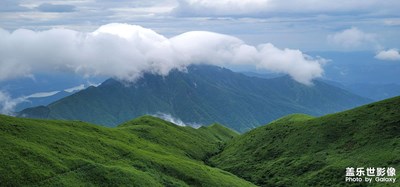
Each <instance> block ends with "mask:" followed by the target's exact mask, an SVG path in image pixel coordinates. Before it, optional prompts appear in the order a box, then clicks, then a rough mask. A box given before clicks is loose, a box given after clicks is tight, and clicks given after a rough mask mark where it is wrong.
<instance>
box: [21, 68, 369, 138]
mask: <svg viewBox="0 0 400 187" xmlns="http://www.w3.org/2000/svg"><path fill="white" fill-rule="evenodd" d="M367 102H369V100H367V99H364V98H362V97H359V96H356V95H354V94H351V93H349V92H347V91H345V90H343V89H340V88H337V87H334V86H331V85H329V84H326V83H323V82H320V81H315V85H314V86H305V85H302V84H300V83H298V82H295V81H294V80H292V79H291V78H290V77H288V76H285V77H279V78H273V79H262V78H257V77H248V76H245V75H243V74H240V73H234V72H232V71H230V70H228V69H224V68H219V67H215V66H191V67H189V68H188V72H187V73H185V72H180V71H172V72H171V73H170V74H169V75H168V76H165V77H162V76H157V75H152V74H145V75H144V76H143V78H141V79H139V80H138V81H137V82H136V83H134V84H133V85H132V84H127V83H126V84H124V83H121V82H119V81H116V80H114V79H109V80H107V81H105V82H104V83H103V84H102V85H100V86H98V87H89V88H88V89H86V90H83V91H80V92H78V93H76V94H73V95H71V96H69V97H66V98H64V99H61V100H58V101H56V102H54V103H51V104H50V105H48V106H45V107H43V106H42V107H37V108H30V109H26V110H24V111H22V112H21V113H20V114H19V115H20V116H24V117H33V118H50V119H72V120H82V121H87V122H92V123H95V124H102V125H106V126H115V125H117V124H120V123H123V122H124V121H127V120H130V119H133V118H135V117H138V116H142V115H146V114H156V113H158V112H161V113H166V114H170V115H172V116H174V117H177V118H179V119H181V120H182V121H184V122H186V123H191V122H192V123H200V124H211V123H215V122H218V123H221V124H226V125H229V127H230V128H232V129H235V130H237V131H239V132H244V131H247V130H249V129H252V128H254V127H256V126H259V125H260V124H265V123H268V122H270V121H272V120H274V119H277V118H280V117H282V116H285V115H287V114H292V113H306V114H310V115H313V116H320V115H324V114H327V113H332V112H337V111H342V110H345V109H349V108H352V107H355V106H359V105H361V104H365V103H367Z"/></svg>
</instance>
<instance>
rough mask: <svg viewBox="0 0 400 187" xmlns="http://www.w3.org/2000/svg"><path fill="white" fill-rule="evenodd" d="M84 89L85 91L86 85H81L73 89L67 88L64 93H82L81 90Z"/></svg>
mask: <svg viewBox="0 0 400 187" xmlns="http://www.w3.org/2000/svg"><path fill="white" fill-rule="evenodd" d="M83 89H85V85H84V84H81V85H79V86H75V87H72V88H67V89H65V90H64V91H66V92H69V93H72V92H76V91H80V90H83Z"/></svg>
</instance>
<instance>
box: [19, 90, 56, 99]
mask: <svg viewBox="0 0 400 187" xmlns="http://www.w3.org/2000/svg"><path fill="white" fill-rule="evenodd" d="M59 92H60V91H52V92H39V93H34V94H31V95H28V96H26V97H25V99H29V98H41V97H50V96H53V95H56V94H57V93H59Z"/></svg>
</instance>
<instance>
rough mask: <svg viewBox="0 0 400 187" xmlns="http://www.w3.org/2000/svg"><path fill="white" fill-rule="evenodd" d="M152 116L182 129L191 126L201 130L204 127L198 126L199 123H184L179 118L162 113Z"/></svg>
mask: <svg viewBox="0 0 400 187" xmlns="http://www.w3.org/2000/svg"><path fill="white" fill-rule="evenodd" d="M151 116H154V117H156V118H160V119H163V120H165V121H168V122H171V123H173V124H175V125H178V126H182V127H185V126H190V127H193V128H196V129H197V128H200V127H201V126H202V125H200V124H197V123H184V122H183V121H182V120H180V119H179V118H175V117H173V116H172V115H171V114H166V113H162V112H157V113H156V114H153V115H151Z"/></svg>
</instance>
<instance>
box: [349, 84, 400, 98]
mask: <svg viewBox="0 0 400 187" xmlns="http://www.w3.org/2000/svg"><path fill="white" fill-rule="evenodd" d="M346 89H347V90H349V91H351V92H353V93H355V94H357V95H360V96H363V97H366V98H371V99H373V100H375V101H379V100H383V99H387V98H391V97H395V96H399V95H400V85H399V84H372V83H353V84H349V85H346Z"/></svg>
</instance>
